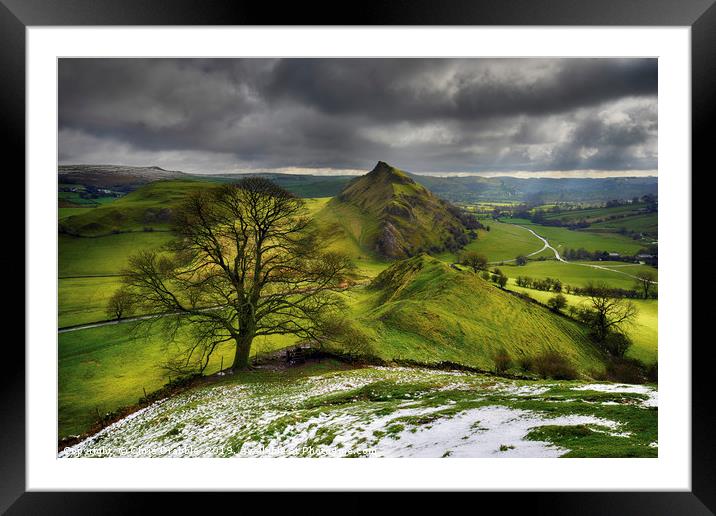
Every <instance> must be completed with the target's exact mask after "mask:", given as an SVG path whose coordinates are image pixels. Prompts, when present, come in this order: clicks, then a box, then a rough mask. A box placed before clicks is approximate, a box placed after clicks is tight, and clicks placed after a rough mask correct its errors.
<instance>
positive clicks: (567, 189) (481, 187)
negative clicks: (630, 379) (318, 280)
mask: <svg viewBox="0 0 716 516" xmlns="http://www.w3.org/2000/svg"><path fill="white" fill-rule="evenodd" d="M58 175H59V179H60V181H59V182H60V183H61V184H76V185H90V186H93V187H96V188H109V189H115V190H119V191H123V192H128V191H132V190H135V189H136V188H139V187H140V186H142V185H144V184H147V183H150V182H153V181H160V180H165V179H195V180H198V181H209V182H219V183H225V182H232V181H236V180H238V179H240V178H241V177H244V176H245V175H247V174H188V173H184V172H179V171H168V170H164V169H162V168H160V167H131V166H120V165H60V167H59V168H58ZM248 175H258V176H262V177H266V178H268V179H270V180H272V181H274V182H276V183H277V184H279V185H280V186H282V187H283V188H286V189H287V190H289V191H291V192H293V193H294V194H296V195H298V196H300V197H333V196H335V195H338V193H340V191H341V190H342V189H343V188H344V187H345V186H346V185H348V183H350V182H351V181H352V180H353V179H354V177H351V176H328V175H310V174H306V175H298V174H279V173H272V172H271V173H269V172H265V173H261V172H259V173H251V174H248ZM407 175H408V176H409V177H410V178H411V179H412V180H413V181H415V182H416V183H418V184H420V185H422V186H424V187H425V188H427V189H428V190H430V191H431V192H432V193H433V194H435V195H437V196H438V197H441V198H443V199H445V200H448V201H450V202H477V201H484V200H491V201H497V200H509V201H520V202H535V203H542V202H545V203H546V202H557V201H592V202H599V201H602V202H604V201H608V200H611V199H628V198H632V197H641V196H643V195H657V193H658V187H657V186H658V179H657V178H656V177H610V178H603V179H595V178H529V179H524V178H516V177H508V176H504V177H481V176H464V177H437V176H430V175H422V174H411V173H407Z"/></svg>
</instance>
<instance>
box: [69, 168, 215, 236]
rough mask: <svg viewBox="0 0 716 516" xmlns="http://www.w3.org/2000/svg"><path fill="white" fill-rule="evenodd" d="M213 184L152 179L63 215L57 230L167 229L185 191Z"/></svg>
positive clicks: (77, 232) (91, 232)
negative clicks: (109, 199)
mask: <svg viewBox="0 0 716 516" xmlns="http://www.w3.org/2000/svg"><path fill="white" fill-rule="evenodd" d="M212 186H214V184H212V183H206V182H202V181H193V180H178V179H174V180H162V181H155V182H152V183H149V184H147V185H144V186H142V187H141V188H139V189H137V190H135V191H133V192H131V193H129V194H127V195H125V196H124V197H121V198H119V199H117V200H116V201H114V202H112V203H109V204H107V205H104V206H99V207H97V208H92V209H88V210H86V211H85V212H83V213H80V214H77V215H71V216H69V217H65V218H63V219H62V220H60V223H59V231H60V233H66V234H69V235H75V236H91V237H92V236H101V235H109V234H111V233H116V232H123V231H141V230H143V229H145V228H146V229H149V228H151V229H160V230H161V229H168V227H169V223H170V221H171V213H172V209H173V208H174V207H175V206H176V205H177V204H178V203H179V202H180V201H181V200H182V199H184V197H185V196H186V195H187V194H189V193H191V192H192V191H195V190H198V189H203V188H211V187H212Z"/></svg>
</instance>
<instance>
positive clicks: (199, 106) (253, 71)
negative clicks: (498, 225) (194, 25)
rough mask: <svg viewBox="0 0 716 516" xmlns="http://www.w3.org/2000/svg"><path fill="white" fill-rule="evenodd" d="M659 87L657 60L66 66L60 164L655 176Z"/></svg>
mask: <svg viewBox="0 0 716 516" xmlns="http://www.w3.org/2000/svg"><path fill="white" fill-rule="evenodd" d="M656 88H657V61H656V60H655V59H520V60H517V59H462V60H456V59H285V60H275V59H203V60H196V59H63V60H61V61H60V66H59V129H60V161H62V162H74V163H77V162H94V163H96V162H100V161H102V162H114V163H116V162H122V163H127V164H147V165H150V164H158V165H161V166H165V167H173V168H181V169H184V170H188V171H193V172H215V171H229V170H238V171H240V170H244V169H248V168H253V169H277V168H278V169H280V168H285V167H297V168H329V169H365V168H367V167H370V166H371V165H372V164H373V163H374V162H375V161H377V160H378V159H384V160H389V161H393V162H394V163H395V164H396V165H398V166H401V167H402V168H406V169H408V170H414V171H484V170H503V171H509V170H570V169H575V170H579V169H596V170H626V169H641V170H643V169H655V168H656V162H657V160H656V133H657V128H656V105H657V102H656V94H657V91H656ZM149 161H151V162H149Z"/></svg>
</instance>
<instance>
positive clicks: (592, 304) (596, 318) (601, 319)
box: [584, 283, 639, 342]
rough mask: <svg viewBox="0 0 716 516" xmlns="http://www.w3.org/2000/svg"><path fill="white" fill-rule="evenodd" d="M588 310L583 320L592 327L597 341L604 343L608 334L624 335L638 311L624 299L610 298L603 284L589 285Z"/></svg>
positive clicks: (607, 289) (629, 301)
mask: <svg viewBox="0 0 716 516" xmlns="http://www.w3.org/2000/svg"><path fill="white" fill-rule="evenodd" d="M587 295H588V296H589V310H588V312H586V313H585V316H584V319H585V320H586V321H587V322H588V323H589V324H590V325H591V326H592V329H593V330H594V332H595V334H596V337H597V340H599V341H600V342H604V341H605V340H606V338H607V335H608V334H609V332H618V333H624V329H625V327H626V326H628V325H630V324H631V323H632V322H633V321H634V319H635V318H636V316H637V315H638V313H639V311H638V310H637V308H636V306H635V305H634V303H632V302H631V300H629V299H626V298H618V297H611V295H610V293H609V288H608V287H607V286H606V285H604V284H601V283H600V284H589V285H588V286H587Z"/></svg>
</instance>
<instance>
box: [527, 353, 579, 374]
mask: <svg viewBox="0 0 716 516" xmlns="http://www.w3.org/2000/svg"><path fill="white" fill-rule="evenodd" d="M533 368H534V371H535V372H536V373H537V374H539V375H540V376H541V377H542V378H553V379H555V380H574V379H575V378H577V377H578V375H577V370H576V369H575V368H574V366H573V365H572V363H571V362H570V361H569V360H568V359H567V358H565V357H563V356H562V355H560V354H559V353H557V352H556V351H547V352H545V353H543V354H541V355H539V356H537V357H536V358H535V359H534V363H533Z"/></svg>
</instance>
